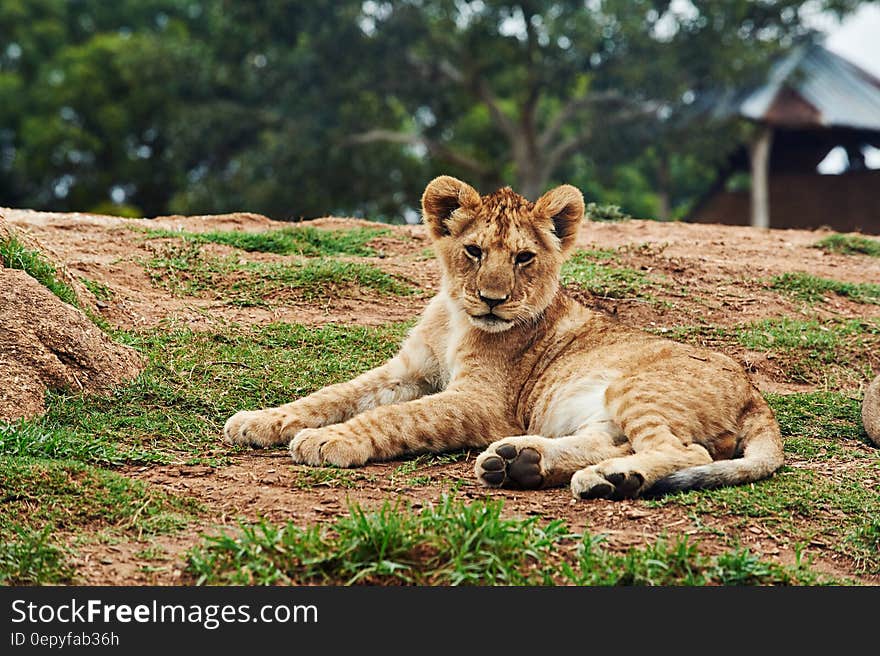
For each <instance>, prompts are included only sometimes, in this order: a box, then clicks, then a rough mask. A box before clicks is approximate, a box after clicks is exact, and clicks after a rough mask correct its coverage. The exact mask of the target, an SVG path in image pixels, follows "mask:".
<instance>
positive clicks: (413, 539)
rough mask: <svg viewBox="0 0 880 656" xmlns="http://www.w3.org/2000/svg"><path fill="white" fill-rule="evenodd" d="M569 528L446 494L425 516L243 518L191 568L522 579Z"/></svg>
mask: <svg viewBox="0 0 880 656" xmlns="http://www.w3.org/2000/svg"><path fill="white" fill-rule="evenodd" d="M565 534H566V531H565V529H564V527H563V525H562V524H561V522H553V523H551V524H548V525H547V526H545V527H540V526H538V524H537V520H536V518H532V519H529V520H525V521H522V520H508V519H503V518H502V517H501V503H499V502H491V501H490V502H480V503H475V504H471V505H464V504H462V503H461V502H458V501H455V500H453V499H451V498H450V497H448V496H447V497H444V499H443V500H442V501H441V502H440V503H439V505H437V506H430V507H426V508H424V509H423V510H422V511H421V512H419V513H418V514H416V513H414V512H413V511H411V510H409V509H406V508H401V507H399V506H397V505H391V504H389V503H388V502H386V503H385V504H384V505H383V506H382V507H381V508H380V509H379V510H377V511H373V512H368V511H365V510H363V509H361V508H360V507H358V506H351V508H350V515H349V516H347V517H342V518H340V519H338V520H336V522H334V524H333V526H332V528H328V527H320V526H312V527H310V528H307V529H302V528H299V527H297V526H295V525H294V524H292V523H287V524H286V525H284V526H273V525H272V524H269V523H268V522H265V521H263V522H260V523H258V524H256V525H250V526H249V525H242V526H241V534H240V535H238V536H229V535H221V536H218V537H210V538H207V542H206V544H205V545H203V546H201V547H198V548H196V549H194V550H192V551H191V552H190V554H189V565H188V569H189V571H190V573H191V574H192V575H193V576H194V577H195V578H196V581H197V582H198V583H199V584H202V583H232V584H244V583H247V584H251V583H256V584H263V585H270V584H277V583H293V582H296V583H300V582H302V583H305V582H317V583H328V582H332V583H346V584H352V583H358V582H363V583H398V584H399V583H422V584H451V585H456V584H462V583H470V584H499V583H502V584H521V583H525V582H526V581H528V580H530V578H531V577H534V576H536V572H534V571H532V572H530V571H529V570H528V568H526V567H525V565H527V564H528V563H530V562H531V563H538V562H541V561H543V560H545V559H546V558H547V556H548V555H549V553H550V551H551V548H552V547H553V545H554V544H555V543H556V542H558V541H559V540H560V539H561V538H562V537H563V536H564V535H565Z"/></svg>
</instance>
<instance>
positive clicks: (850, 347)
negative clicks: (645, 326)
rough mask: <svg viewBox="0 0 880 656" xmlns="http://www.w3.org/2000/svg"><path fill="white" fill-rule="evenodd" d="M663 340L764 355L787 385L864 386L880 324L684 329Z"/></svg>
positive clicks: (777, 322)
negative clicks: (793, 383)
mask: <svg viewBox="0 0 880 656" xmlns="http://www.w3.org/2000/svg"><path fill="white" fill-rule="evenodd" d="M663 334H664V336H666V337H670V338H672V339H679V340H685V341H689V342H692V343H696V344H700V345H703V346H709V347H712V348H719V347H722V346H726V345H727V346H740V347H745V348H747V349H750V350H754V351H763V352H765V353H767V354H768V356H771V357H772V358H773V363H774V364H775V365H776V366H777V367H778V372H779V373H778V375H779V376H780V378H782V379H783V380H788V381H791V382H796V383H807V384H819V385H822V386H823V387H825V388H840V387H841V386H844V385H848V384H852V385H858V384H861V382H862V381H863V380H864V378H865V377H866V376H868V375H869V374H870V372H871V366H872V361H873V360H872V353H875V352H876V351H877V349H878V348H880V322H878V321H876V320H873V319H866V320H860V319H839V320H833V319H831V320H822V321H820V320H818V319H795V318H792V317H780V318H775V319H763V320H761V321H756V322H754V323H749V324H742V325H738V326H733V327H730V328H726V327H725V328H721V327H717V326H696V327H695V326H685V327H679V328H676V329H673V330H667V331H664V333H663Z"/></svg>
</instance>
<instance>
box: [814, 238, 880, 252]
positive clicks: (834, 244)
mask: <svg viewBox="0 0 880 656" xmlns="http://www.w3.org/2000/svg"><path fill="white" fill-rule="evenodd" d="M813 248H821V249H822V250H824V251H828V252H829V253H842V254H844V255H870V256H872V257H880V239H869V238H867V237H862V236H860V235H830V236H828V237H825V238H824V239H820V240H819V241H817V242H816V243H815V244H813Z"/></svg>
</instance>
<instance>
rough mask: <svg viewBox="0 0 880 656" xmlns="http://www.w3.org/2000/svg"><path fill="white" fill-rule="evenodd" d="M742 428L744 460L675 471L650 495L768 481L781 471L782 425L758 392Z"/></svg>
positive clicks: (726, 461) (713, 463)
mask: <svg viewBox="0 0 880 656" xmlns="http://www.w3.org/2000/svg"><path fill="white" fill-rule="evenodd" d="M741 428H742V434H743V438H742V442H741V448H740V451H741V453H742V456H741V457H736V458H731V459H730V460H716V461H715V462H712V463H709V464H708V465H698V466H696V467H689V468H687V469H682V470H680V471H677V472H674V473H672V474H670V475H669V476H666V477H664V478H661V479H660V480H659V481H657V482H656V483H654V485H653V486H651V489H650V490H648V495H649V496H655V495H661V494H667V493H669V492H679V491H682V490H702V489H707V488H713V487H722V486H725V485H741V484H743V483H751V482H753V481H758V480H761V479H762V478H766V477H767V476H769V475H770V474H772V473H773V472H775V471H776V470H777V469H779V468H780V467H781V466H782V462H783V459H784V457H783V453H782V435H781V434H780V432H779V424H778V423H777V422H776V418H775V417H774V416H773V411H772V410H771V409H770V407H769V406H768V405H767V402H766V401H764V399H763V398H761V396H760V395H759V394H758V393H757V392H755V395H754V397H753V398H752V401H751V408H750V412H747V414H745V416H744V417H743V420H742V425H741Z"/></svg>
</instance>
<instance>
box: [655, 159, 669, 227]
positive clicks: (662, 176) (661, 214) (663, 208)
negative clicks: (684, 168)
mask: <svg viewBox="0 0 880 656" xmlns="http://www.w3.org/2000/svg"><path fill="white" fill-rule="evenodd" d="M657 200H658V205H659V206H658V207H657V218H658V219H660V220H661V221H668V220H669V218H670V216H671V214H672V207H671V205H672V204H671V202H670V200H669V157H667V155H666V153H662V154H661V155H660V162H659V164H658V165H657Z"/></svg>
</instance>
